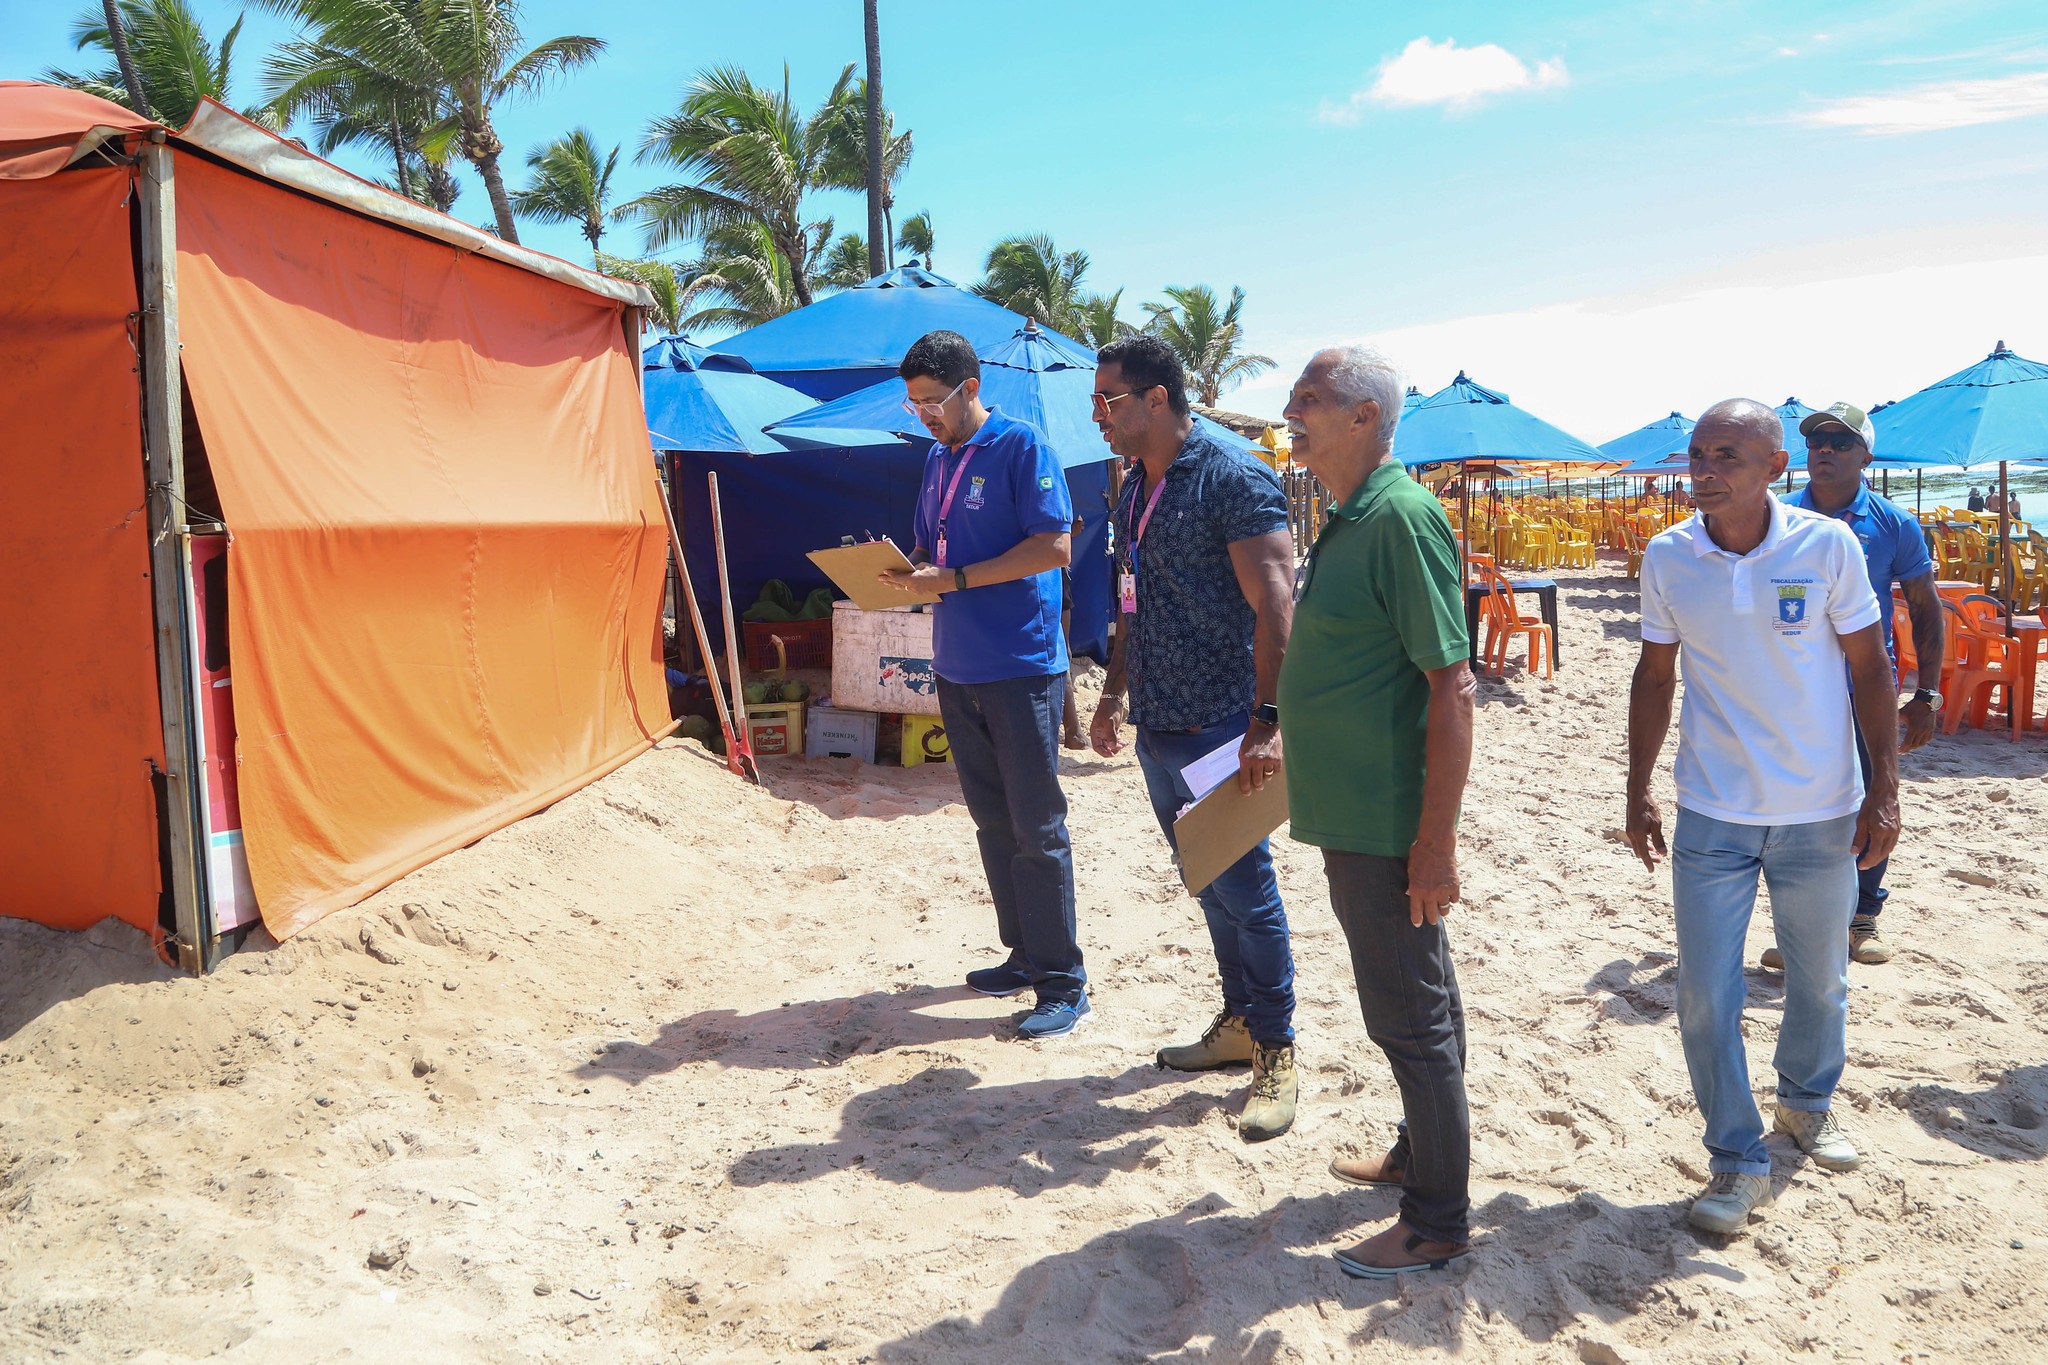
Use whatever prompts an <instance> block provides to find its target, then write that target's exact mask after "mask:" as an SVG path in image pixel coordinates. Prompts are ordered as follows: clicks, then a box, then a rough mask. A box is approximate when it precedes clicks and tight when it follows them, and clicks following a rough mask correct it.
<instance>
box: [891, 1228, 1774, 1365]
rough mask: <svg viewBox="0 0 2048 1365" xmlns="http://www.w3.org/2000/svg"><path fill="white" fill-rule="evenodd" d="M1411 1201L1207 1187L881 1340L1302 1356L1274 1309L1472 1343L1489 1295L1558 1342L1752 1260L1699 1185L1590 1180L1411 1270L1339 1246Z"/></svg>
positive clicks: (908, 1360) (1403, 1335)
mask: <svg viewBox="0 0 2048 1365" xmlns="http://www.w3.org/2000/svg"><path fill="white" fill-rule="evenodd" d="M1395 1203H1396V1196H1395V1195H1394V1194H1393V1193H1392V1192H1380V1191H1345V1192H1341V1193H1330V1194H1319V1195H1315V1196H1312V1197H1310V1198H1307V1199H1295V1198H1288V1199H1283V1200H1282V1201H1280V1203H1278V1204H1277V1205H1275V1206H1274V1207H1272V1208H1270V1209H1266V1210H1264V1211H1261V1212H1248V1211H1243V1210H1238V1209H1234V1208H1232V1207H1231V1206H1230V1205H1229V1203H1228V1202H1227V1201H1226V1200H1224V1199H1223V1197H1222V1196H1220V1195H1209V1196H1207V1197H1205V1198H1203V1199H1199V1200H1196V1201H1195V1202H1194V1203H1192V1204H1189V1205H1188V1206H1187V1207H1186V1208H1184V1209H1181V1210H1180V1211H1179V1212H1177V1213H1172V1214H1168V1215H1166V1216H1164V1217H1161V1218H1154V1219H1149V1220H1147V1221H1145V1222H1142V1223H1138V1224H1136V1225H1134V1226H1132V1227H1128V1228H1123V1229H1119V1230H1118V1231H1115V1232H1110V1233H1105V1234H1103V1235H1102V1236H1099V1237H1096V1238H1094V1239H1093V1240H1091V1241H1089V1242H1087V1243H1086V1244H1085V1245H1083V1246H1081V1247H1079V1248H1077V1249H1075V1250H1073V1251H1066V1252H1060V1253H1058V1254H1056V1255H1052V1256H1047V1257H1045V1258H1044V1259H1042V1260H1039V1261H1035V1262H1033V1263H1032V1264H1030V1265H1028V1266H1026V1267H1025V1268H1024V1269H1023V1270H1022V1271H1020V1272H1019V1273H1018V1274H1017V1276H1016V1278H1014V1279H1013V1280H1012V1281H1011V1282H1010V1283H1009V1285H1008V1286H1006V1287H1005V1288H1004V1290H1003V1293H1002V1297H1001V1298H1000V1299H999V1300H998V1302H997V1303H996V1305H995V1307H993V1308H991V1309H990V1310H989V1311H988V1312H987V1313H986V1314H985V1315H983V1316H982V1317H981V1318H980V1319H979V1320H974V1319H969V1318H963V1317H950V1318H945V1319H943V1320H941V1321H939V1322H935V1323H933V1324H931V1325H930V1326H928V1327H924V1328H922V1329H920V1330H918V1331H916V1332H912V1333H910V1334H908V1335H906V1336H903V1337H899V1338H897V1339H895V1340H894V1341H889V1342H885V1343H883V1344H882V1345H881V1346H880V1347H878V1348H877V1350H876V1353H875V1358H876V1359H877V1360H879V1361H887V1362H891V1365H928V1363H930V1365H935V1363H936V1362H942V1361H943V1362H954V1361H988V1362H996V1361H1002V1362H1011V1361H1026V1360H1039V1359H1047V1360H1055V1359H1058V1360H1072V1359H1082V1358H1087V1359H1096V1360H1112V1359H1114V1360H1125V1359H1130V1360H1139V1359H1143V1360H1151V1361H1187V1362H1192V1361H1195V1360H1202V1361H1217V1360H1233V1361H1254V1362H1271V1361H1277V1360H1282V1359H1288V1360H1292V1359H1298V1358H1299V1357H1298V1355H1297V1354H1296V1353H1295V1352H1293V1351H1289V1350H1286V1349H1284V1346H1283V1342H1282V1334H1281V1330H1280V1329H1279V1328H1278V1327H1277V1326H1276V1327H1272V1328H1268V1327H1266V1326H1264V1325H1263V1324H1265V1323H1266V1321H1267V1319H1269V1318H1270V1317H1272V1316H1273V1315H1274V1314H1275V1313H1279V1312H1282V1311H1284V1310H1287V1309H1292V1308H1298V1307H1312V1308H1313V1309H1314V1310H1315V1311H1316V1312H1317V1313H1318V1314H1320V1315H1322V1316H1324V1317H1329V1316H1330V1315H1331V1313H1332V1310H1334V1311H1336V1312H1338V1313H1342V1314H1344V1315H1345V1317H1346V1320H1348V1321H1352V1322H1355V1323H1356V1326H1355V1329H1354V1330H1353V1331H1352V1332H1351V1334H1350V1337H1349V1344H1350V1346H1351V1347H1352V1348H1353V1349H1354V1350H1355V1349H1358V1348H1361V1347H1363V1346H1364V1345H1366V1344H1367V1343H1368V1342H1372V1341H1388V1342H1393V1343H1396V1344H1399V1345H1404V1346H1407V1347H1410V1348H1412V1349H1425V1348H1428V1349H1435V1350H1439V1351H1449V1352H1453V1353H1456V1352H1458V1351H1459V1350H1460V1349H1461V1348H1462V1347H1463V1345H1464V1344H1465V1343H1464V1324H1465V1321H1466V1317H1467V1314H1468V1312H1470V1311H1471V1310H1473V1309H1477V1310H1478V1311H1479V1312H1480V1313H1481V1314H1483V1315H1484V1316H1485V1317H1487V1318H1489V1319H1493V1318H1496V1317H1497V1318H1499V1319H1502V1320H1505V1321H1506V1322H1509V1323H1512V1324H1513V1325H1514V1327H1515V1328H1516V1329H1517V1330H1518V1331H1519V1332H1520V1333H1521V1335H1522V1336H1523V1337H1524V1338H1526V1339H1527V1340H1529V1341H1531V1342H1538V1343H1548V1342H1550V1341H1552V1340H1553V1339H1554V1338H1555V1337H1556V1336H1557V1334H1558V1333H1559V1332H1560V1331H1562V1330H1564V1329H1565V1328H1566V1327H1567V1326H1568V1325H1570V1324H1571V1323H1572V1321H1573V1319H1574V1318H1575V1316H1576V1315H1579V1314H1585V1315H1588V1316H1591V1317H1594V1318H1597V1319H1599V1320H1601V1321H1603V1322H1607V1323H1618V1322H1620V1321H1621V1320H1622V1319H1624V1318H1626V1317H1629V1316H1631V1315H1633V1314H1635V1313H1637V1312H1640V1311H1641V1310H1642V1309H1643V1308H1645V1307H1646V1306H1648V1305H1650V1304H1652V1303H1653V1302H1655V1301H1656V1300H1657V1299H1659V1298H1660V1297H1661V1296H1662V1295H1663V1294H1664V1290H1663V1288H1662V1285H1663V1282H1664V1281H1666V1280H1669V1279H1678V1278H1690V1277H1693V1276H1697V1275H1703V1274H1704V1275H1713V1276H1717V1277H1719V1278H1722V1279H1725V1280H1729V1281H1740V1280H1742V1279H1744V1278H1745V1277H1744V1276H1743V1275H1742V1273H1741V1272H1740V1271H1736V1270H1732V1269H1730V1268H1728V1267H1726V1266H1723V1265H1718V1264H1715V1263H1713V1262H1709V1261H1704V1260H1701V1259H1699V1257H1698V1254H1697V1253H1698V1252H1699V1250H1700V1247H1701V1245H1702V1239H1701V1238H1699V1237H1697V1236H1696V1235H1694V1234H1693V1233H1692V1232H1690V1231H1689V1230H1687V1228H1686V1227H1685V1221H1684V1218H1685V1204H1684V1202H1683V1201H1674V1202H1671V1203H1666V1204H1641V1205H1635V1206H1623V1205H1618V1204H1613V1203H1609V1202H1608V1201H1607V1200H1605V1199H1602V1198H1600V1197H1599V1196H1598V1195H1594V1194H1590V1193H1588V1194H1581V1195H1579V1196H1578V1197H1577V1198H1575V1199H1573V1200H1571V1201H1570V1202H1568V1203H1563V1204H1554V1205H1550V1206H1547V1207H1544V1208H1540V1209H1539V1208H1534V1207H1532V1206H1531V1205H1530V1204H1529V1203H1528V1202H1527V1201H1526V1200H1524V1199H1523V1198H1521V1197H1520V1196H1519V1195H1513V1194H1504V1195H1500V1196H1498V1197H1496V1198H1495V1199H1493V1200H1492V1201H1491V1202H1489V1203H1488V1204H1487V1205H1486V1206H1485V1207H1484V1208H1481V1209H1478V1210H1475V1220H1474V1222H1475V1242H1476V1244H1477V1245H1476V1250H1475V1251H1474V1253H1473V1255H1472V1257H1471V1259H1470V1260H1467V1261H1464V1262H1461V1263H1459V1264H1457V1265H1455V1266H1453V1267H1451V1268H1450V1269H1448V1270H1446V1271H1442V1272H1436V1273H1431V1274H1426V1275H1410V1276H1404V1277H1402V1278H1401V1279H1400V1280H1398V1281H1394V1280H1388V1281H1367V1280H1353V1279H1350V1278H1348V1277H1346V1276H1345V1275H1344V1273H1343V1272H1342V1271H1341V1270H1339V1269H1338V1268H1337V1265H1336V1262H1335V1261H1333V1260H1332V1259H1331V1258H1330V1256H1329V1252H1330V1251H1333V1250H1336V1249H1337V1248H1339V1247H1342V1246H1346V1245H1349V1244H1350V1243H1351V1242H1352V1241H1354V1240H1356V1239H1357V1238H1358V1237H1361V1236H1364V1235H1365V1234H1367V1233H1368V1232H1370V1231H1372V1230H1375V1229H1377V1228H1378V1227H1379V1226H1381V1225H1383V1224H1384V1223H1385V1222H1386V1221H1387V1220H1388V1219H1389V1218H1391V1217H1392V1216H1393V1213H1394V1208H1395ZM1714 1240H1715V1241H1717V1242H1718V1241H1719V1239H1714ZM1077 1329H1079V1330H1085V1331H1086V1332H1087V1333H1088V1336H1087V1337H1086V1339H1085V1340H1080V1341H1077V1340H1076V1336H1075V1333H1076V1331H1077ZM1201 1338H1208V1339H1209V1340H1208V1341H1206V1342H1204V1343H1203V1344H1200V1345H1195V1344H1194V1343H1196V1342H1197V1340H1198V1339H1201Z"/></svg>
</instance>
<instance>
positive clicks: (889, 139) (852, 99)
mask: <svg viewBox="0 0 2048 1365" xmlns="http://www.w3.org/2000/svg"><path fill="white" fill-rule="evenodd" d="M867 97H868V83H867V82H866V81H865V80H858V81H855V82H854V83H853V84H852V85H851V86H849V87H847V90H846V93H845V94H844V95H843V96H841V97H840V98H839V99H836V100H831V101H827V103H826V111H827V112H828V113H829V114H830V118H829V120H828V121H827V123H826V125H825V129H826V131H825V164H824V167H823V177H822V178H823V183H824V184H826V185H830V186H833V187H836V188H842V189H854V188H860V187H863V186H865V185H866V183H867V177H868V122H867ZM881 124H882V137H881V143H882V163H881V177H882V185H881V188H882V238H881V240H882V241H883V242H884V243H886V244H887V245H888V246H889V248H890V256H889V264H890V265H891V266H893V265H895V264H896V257H895V237H896V182H897V181H899V180H901V179H902V178H903V171H904V168H905V167H907V166H909V165H910V153H911V150H912V148H911V140H910V133H909V131H908V130H907V129H906V130H905V131H904V132H902V133H901V134H898V133H896V132H894V131H893V130H894V127H895V118H894V117H893V116H892V115H891V114H890V113H889V111H888V110H887V109H884V110H882V111H881ZM862 240H863V241H865V240H866V239H865V238H863V239H862Z"/></svg>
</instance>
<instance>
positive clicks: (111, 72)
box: [43, 0, 269, 128]
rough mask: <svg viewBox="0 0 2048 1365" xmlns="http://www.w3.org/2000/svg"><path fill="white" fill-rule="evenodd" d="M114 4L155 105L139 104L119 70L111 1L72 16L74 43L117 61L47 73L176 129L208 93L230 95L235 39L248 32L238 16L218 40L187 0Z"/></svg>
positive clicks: (256, 114)
mask: <svg viewBox="0 0 2048 1365" xmlns="http://www.w3.org/2000/svg"><path fill="white" fill-rule="evenodd" d="M113 8H114V9H115V10H116V11H117V12H118V18H119V24H118V29H119V30H120V31H122V32H123V33H124V34H125V38H126V41H125V44H123V45H125V46H126V47H127V48H128V50H129V55H130V58H131V64H132V65H133V67H134V69H135V74H136V76H137V77H138V78H139V84H140V85H141V86H142V90H143V99H144V100H145V101H146V103H147V104H148V105H149V106H150V107H148V108H143V109H136V105H135V100H134V99H133V98H132V97H131V96H130V94H129V89H128V82H127V81H126V80H125V79H124V78H123V75H122V72H121V70H120V69H119V64H120V57H121V53H120V47H119V46H117V44H116V41H115V38H116V28H115V27H110V26H109V25H108V23H107V8H106V7H104V6H96V7H94V8H92V9H89V10H86V11H84V12H82V13H81V14H79V16H78V17H77V18H76V19H74V20H72V21H71V45H72V46H73V47H75V48H76V49H77V50H78V51H80V52H86V51H92V52H97V53H100V54H102V55H103V56H104V57H105V59H106V60H107V61H108V62H110V63H112V65H109V66H106V67H103V68H101V69H99V70H97V71H86V72H71V71H59V70H55V69H52V70H48V71H45V72H44V73H43V79H44V80H46V81H49V82H51V83H52V84H56V85H68V86H71V87H72V88H74V89H77V90H83V91H86V92H87V93H88V94H93V95H98V96H99V97H100V98H101V99H103V100H112V101H113V102H114V103H115V104H118V105H121V106H122V107H123V108H127V109H136V112H137V113H139V114H146V115H148V116H150V117H152V118H154V119H156V120H157V121H158V122H160V123H164V124H168V125H169V126H171V127H173V128H179V127H183V126H184V124H185V123H186V122H187V121H188V120H190V119H191V117H192V114H193V112H194V111H195V110H197V109H198V108H199V101H200V100H202V99H215V100H219V101H220V102H221V103H223V104H226V103H227V102H228V88H229V82H230V78H231V76H232V74H233V66H234V55H235V39H237V38H238V37H240V36H241V33H242V20H241V17H240V16H239V15H238V16H236V18H235V22H234V25H233V26H232V27H230V28H229V29H228V31H227V32H226V33H225V34H223V35H221V40H220V43H219V45H218V46H216V45H215V44H214V43H213V42H212V40H210V39H209V38H208V37H207V36H206V30H205V29H204V28H202V27H201V26H200V23H199V20H198V18H197V16H195V15H194V14H193V13H192V11H191V10H190V9H189V8H187V6H186V4H185V0H118V3H117V4H115V5H114V6H113ZM249 116H250V117H252V118H255V119H257V120H258V121H263V122H268V121H269V120H268V119H267V117H266V116H265V114H264V113H263V111H261V110H252V111H249Z"/></svg>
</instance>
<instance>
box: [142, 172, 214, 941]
mask: <svg viewBox="0 0 2048 1365" xmlns="http://www.w3.org/2000/svg"><path fill="white" fill-rule="evenodd" d="M163 136H164V135H163V134H162V133H161V132H158V133H154V134H152V135H151V137H152V141H149V142H146V143H144V144H143V145H142V148H141V150H140V153H139V155H138V157H137V161H138V169H139V171H140V174H139V175H138V177H137V179H136V186H135V188H136V194H137V197H138V199H139V201H140V208H141V213H142V231H141V233H140V242H139V254H138V258H137V262H136V264H137V267H138V273H139V275H140V286H141V290H140V292H141V299H140V303H141V313H142V315H141V318H140V320H139V321H140V323H141V326H140V328H139V332H140V336H141V370H142V448H143V456H144V462H145V467H146V469H147V484H148V500H149V501H148V505H149V577H150V590H151V593H152V596H153V599H154V606H155V619H156V679H157V700H158V707H159V710H160V711H161V713H162V717H163V731H164V760H165V764H166V767H165V771H164V773H163V781H164V820H165V821H166V823H167V824H168V826H169V829H168V836H169V837H168V838H167V839H166V841H165V842H166V845H167V848H168V854H167V857H168V861H169V864H170V879H171V885H170V892H171V906H172V912H173V916H174V918H175V921H176V924H177V930H178V932H177V937H176V938H175V939H174V940H173V941H172V942H173V946H174V947H175V948H176V950H177V955H178V965H179V966H180V967H182V968H183V969H184V970H186V971H188V972H192V973H194V974H198V973H202V972H204V971H206V970H207V968H209V967H211V966H212V965H213V962H214V959H215V958H216V957H217V956H218V955H219V947H220V943H219V938H218V936H217V935H216V933H215V932H214V923H213V909H212V905H211V903H210V899H209V897H208V896H207V893H206V883H205V881H204V879H203V876H202V869H203V868H204V866H205V861H204V858H203V857H202V855H201V850H200V846H199V837H200V833H201V831H203V830H204V828H205V824H204V822H203V821H202V820H201V819H200V816H199V793H200V785H199V782H198V780H197V778H198V774H199V747H198V744H197V742H196V741H197V737H198V712H197V710H196V709H195V708H194V705H193V678H192V649H191V639H192V546H191V528H190V527H189V526H188V525H186V521H185V435H184V428H183V421H184V416H183V414H184V381H183V377H182V375H181V374H180V372H179V364H178V277H177V269H178V265H177V261H178V254H177V192H176V183H175V180H174V173H173V170H172V164H171V149H170V148H169V147H167V146H165V145H164V143H163Z"/></svg>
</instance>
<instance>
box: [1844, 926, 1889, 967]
mask: <svg viewBox="0 0 2048 1365" xmlns="http://www.w3.org/2000/svg"><path fill="white" fill-rule="evenodd" d="M1849 960H1850V961H1852V962H1863V963H1868V964H1871V965H1875V964H1877V963H1880V962H1890V961H1891V960H1892V945H1891V944H1889V943H1886V942H1885V941H1884V940H1883V939H1881V938H1879V937H1878V936H1877V921H1876V920H1874V919H1871V918H1870V917H1868V916H1866V915H1858V916H1857V917H1856V918H1855V919H1852V920H1850V921H1849Z"/></svg>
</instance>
